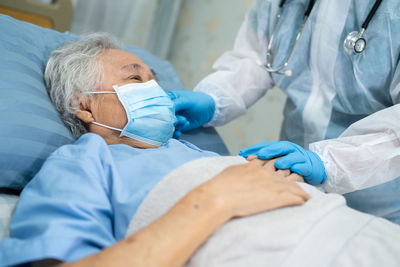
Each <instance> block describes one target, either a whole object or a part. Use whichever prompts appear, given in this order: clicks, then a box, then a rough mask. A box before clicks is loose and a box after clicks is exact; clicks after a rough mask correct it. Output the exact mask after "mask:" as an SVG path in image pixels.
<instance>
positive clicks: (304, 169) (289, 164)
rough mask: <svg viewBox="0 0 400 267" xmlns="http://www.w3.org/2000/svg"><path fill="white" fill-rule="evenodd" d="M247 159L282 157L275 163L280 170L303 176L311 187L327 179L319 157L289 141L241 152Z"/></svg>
mask: <svg viewBox="0 0 400 267" xmlns="http://www.w3.org/2000/svg"><path fill="white" fill-rule="evenodd" d="M239 155H240V156H242V157H245V158H247V157H248V156H250V155H256V156H257V157H258V158H259V159H272V158H276V157H281V158H279V159H278V160H276V162H275V167H276V168H278V169H290V170H291V171H292V172H295V173H298V174H299V175H301V176H303V177H304V179H305V180H306V181H307V183H309V184H311V185H318V184H323V183H324V182H325V179H326V173H325V167H324V164H323V162H322V160H321V159H320V158H319V156H318V155H317V154H316V153H314V152H312V151H310V150H305V149H304V148H302V147H301V146H299V145H296V144H294V143H291V142H288V141H273V142H262V143H259V144H256V145H254V146H250V147H248V148H246V149H243V150H241V151H240V152H239Z"/></svg>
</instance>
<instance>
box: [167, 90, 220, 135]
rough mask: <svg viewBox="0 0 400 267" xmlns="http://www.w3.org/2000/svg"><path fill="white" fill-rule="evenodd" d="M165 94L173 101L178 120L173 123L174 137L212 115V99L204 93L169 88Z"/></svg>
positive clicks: (213, 106)
mask: <svg viewBox="0 0 400 267" xmlns="http://www.w3.org/2000/svg"><path fill="white" fill-rule="evenodd" d="M167 94H168V96H169V97H170V98H171V100H172V102H173V103H174V106H175V114H176V118H177V120H178V121H177V123H176V124H175V133H174V137H175V138H178V137H180V136H181V134H182V132H186V131H190V130H192V129H196V128H199V127H201V126H203V125H204V124H206V123H207V122H209V121H210V120H211V119H212V117H213V116H214V112H215V103H214V99H213V98H212V97H211V96H209V95H207V94H205V93H201V92H192V91H188V90H171V91H168V92H167Z"/></svg>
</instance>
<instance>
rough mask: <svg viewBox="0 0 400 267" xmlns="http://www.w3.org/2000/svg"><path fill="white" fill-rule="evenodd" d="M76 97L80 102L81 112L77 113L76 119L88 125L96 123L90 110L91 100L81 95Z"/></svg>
mask: <svg viewBox="0 0 400 267" xmlns="http://www.w3.org/2000/svg"><path fill="white" fill-rule="evenodd" d="M76 97H77V100H78V102H79V110H78V111H77V112H76V113H75V115H76V117H77V118H78V119H80V120H81V121H83V122H84V123H87V124H89V123H91V122H94V121H95V120H94V117H93V114H92V111H91V110H90V104H89V100H88V99H87V98H85V97H83V96H82V95H81V94H78V95H77V96H76Z"/></svg>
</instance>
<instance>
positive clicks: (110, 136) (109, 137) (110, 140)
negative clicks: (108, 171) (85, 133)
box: [89, 124, 158, 149]
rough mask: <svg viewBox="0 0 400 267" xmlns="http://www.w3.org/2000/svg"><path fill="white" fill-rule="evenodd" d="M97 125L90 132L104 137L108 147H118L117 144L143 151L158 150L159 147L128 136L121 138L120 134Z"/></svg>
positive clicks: (92, 126)
mask: <svg viewBox="0 0 400 267" xmlns="http://www.w3.org/2000/svg"><path fill="white" fill-rule="evenodd" d="M96 126H97V125H94V124H91V127H90V128H89V132H91V133H95V134H98V135H100V136H101V137H103V139H104V140H105V141H106V143H107V144H108V145H117V144H124V145H128V146H131V147H135V148H142V149H148V148H157V147H158V146H154V145H150V144H147V143H143V142H140V141H138V140H135V139H132V138H130V137H126V136H122V137H121V136H120V135H119V134H120V133H119V132H117V131H114V130H110V129H106V128H103V127H99V126H97V127H96Z"/></svg>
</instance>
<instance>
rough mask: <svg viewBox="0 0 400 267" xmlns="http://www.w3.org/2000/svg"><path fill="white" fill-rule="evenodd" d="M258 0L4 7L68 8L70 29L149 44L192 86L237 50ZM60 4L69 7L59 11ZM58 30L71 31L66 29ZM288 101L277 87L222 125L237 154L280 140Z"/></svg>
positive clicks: (29, 0)
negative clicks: (244, 24)
mask: <svg viewBox="0 0 400 267" xmlns="http://www.w3.org/2000/svg"><path fill="white" fill-rule="evenodd" d="M253 1H254V0H0V6H1V5H2V4H4V5H5V4H6V3H7V2H8V3H9V5H12V6H14V5H15V3H18V6H24V7H27V8H28V9H29V8H31V9H32V10H39V11H38V12H39V13H40V15H43V12H42V11H41V9H39V8H38V5H43V8H44V10H48V13H53V15H52V20H56V19H58V18H59V17H61V15H65V14H63V13H65V12H66V11H67V9H68V11H69V13H70V15H69V17H70V19H69V22H68V25H70V27H69V28H67V29H69V30H70V31H71V32H73V33H75V34H85V33H90V32H96V31H106V32H110V33H112V34H113V35H115V36H116V37H117V38H118V39H120V40H121V41H123V42H125V43H127V44H132V45H137V46H140V47H143V48H145V49H147V50H149V51H150V52H152V53H154V54H156V55H157V56H159V57H161V58H164V59H166V60H169V61H170V62H171V63H172V64H173V65H174V67H175V68H176V70H177V72H178V74H179V75H180V77H181V79H182V80H183V82H184V84H185V85H186V86H187V88H188V89H190V90H191V89H192V88H193V87H194V86H195V85H196V84H197V83H198V82H199V81H200V80H201V79H202V78H203V77H205V76H206V75H207V74H209V73H211V72H212V71H213V69H212V65H213V62H214V61H215V60H216V59H217V58H218V57H219V56H220V55H222V53H224V52H225V51H227V50H230V49H231V48H232V46H233V42H234V39H235V36H236V33H237V31H238V29H239V26H240V25H241V23H242V21H243V19H244V16H245V13H246V10H247V9H248V8H249V7H250V6H251V4H252V3H253ZM38 3H39V4H38ZM44 5H47V6H48V7H45V6H44ZM29 6H31V7H29ZM56 7H59V8H58V9H64V10H59V11H58V13H57V12H53V11H54V10H55V9H56ZM67 7H69V8H67ZM18 8H19V7H18ZM46 8H47V9H46ZM71 17H72V20H71ZM71 21H72V22H71ZM55 26H57V25H55ZM55 28H56V29H57V27H55ZM58 30H60V31H64V30H65V29H64V28H62V27H60V28H59V29H58ZM284 101H285V96H284V95H283V93H282V92H281V91H280V90H278V89H276V88H274V89H273V90H270V91H269V92H268V93H267V94H266V96H264V97H263V98H262V99H260V100H259V101H258V102H257V103H256V104H255V105H254V106H253V107H251V108H250V109H249V110H248V112H247V113H246V114H245V115H244V116H242V117H240V118H238V119H236V120H234V121H232V122H231V123H229V124H228V125H226V126H223V127H218V128H217V131H218V133H219V134H220V136H221V137H222V139H223V140H224V142H225V144H226V145H227V147H228V149H229V151H230V153H231V154H232V155H235V154H237V153H238V151H239V150H240V149H242V148H245V147H247V146H249V145H252V144H255V143H257V142H261V141H267V140H277V139H278V136H279V131H280V127H281V123H282V110H283V104H284Z"/></svg>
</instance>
